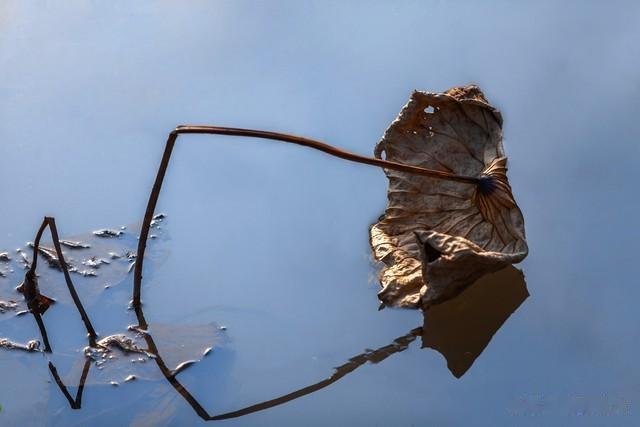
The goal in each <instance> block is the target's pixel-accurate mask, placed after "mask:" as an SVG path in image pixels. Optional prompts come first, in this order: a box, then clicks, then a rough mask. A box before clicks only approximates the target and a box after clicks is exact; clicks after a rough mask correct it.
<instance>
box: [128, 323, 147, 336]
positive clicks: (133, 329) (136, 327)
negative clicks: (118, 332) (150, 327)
mask: <svg viewBox="0 0 640 427" xmlns="http://www.w3.org/2000/svg"><path fill="white" fill-rule="evenodd" d="M127 330H128V331H131V332H135V333H137V334H140V335H149V331H147V330H146V329H142V328H141V327H140V326H139V325H129V326H127Z"/></svg>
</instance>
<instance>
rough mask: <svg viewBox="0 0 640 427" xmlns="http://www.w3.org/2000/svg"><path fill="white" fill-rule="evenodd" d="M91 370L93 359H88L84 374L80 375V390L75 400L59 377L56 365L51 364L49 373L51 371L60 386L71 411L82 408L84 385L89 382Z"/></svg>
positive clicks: (83, 370) (83, 368) (83, 369)
mask: <svg viewBox="0 0 640 427" xmlns="http://www.w3.org/2000/svg"><path fill="white" fill-rule="evenodd" d="M90 368H91V359H90V358H88V357H87V359H86V360H85V362H84V366H83V367H82V374H81V375H80V382H79V383H78V390H77V391H76V397H75V399H74V398H73V397H71V393H69V390H68V389H67V386H66V385H64V383H63V382H62V379H61V378H60V375H58V370H57V369H56V367H55V365H54V364H53V363H51V362H49V371H51V375H53V379H54V381H55V382H56V384H57V385H58V388H59V389H60V391H62V394H64V397H65V398H66V399H67V401H68V402H69V406H71V409H80V407H81V406H82V392H83V391H84V383H85V382H86V381H87V375H89V369H90Z"/></svg>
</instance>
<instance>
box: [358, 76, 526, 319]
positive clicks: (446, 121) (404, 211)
mask: <svg viewBox="0 0 640 427" xmlns="http://www.w3.org/2000/svg"><path fill="white" fill-rule="evenodd" d="M375 155H376V157H378V158H385V159H386V160H390V161H394V162H399V163H404V164H410V165H415V166H420V167H423V168H428V169H435V170H439V171H443V172H449V173H454V174H456V175H461V176H468V177H476V178H477V183H476V184H470V183H465V182H457V181H452V180H446V179H438V178H435V177H434V178H432V177H426V176H420V175H416V174H411V173H406V172H401V171H395V170H389V169H385V173H386V175H387V177H388V178H389V190H388V205H387V208H386V211H385V213H384V215H383V216H381V217H380V219H379V221H378V222H377V223H376V224H374V225H373V226H371V230H370V238H371V246H372V250H373V254H374V257H375V258H376V260H378V261H381V262H382V263H384V267H383V269H382V272H381V275H380V282H381V285H382V290H381V291H380V293H379V297H380V299H381V300H382V301H383V302H384V303H385V304H387V305H391V306H398V307H412V308H415V307H428V306H429V305H431V304H433V303H436V302H440V301H443V300H445V299H447V298H450V297H452V296H454V295H456V294H457V293H459V292H460V291H461V290H462V289H464V288H465V287H466V286H468V285H470V284H471V283H473V282H474V281H476V280H477V279H479V278H480V277H482V276H483V275H484V274H487V273H490V272H493V271H497V270H499V269H501V268H503V267H505V266H506V265H509V264H513V263H517V262H520V261H522V260H523V259H524V258H525V257H526V255H527V252H528V249H527V243H526V240H525V231H524V219H523V217H522V212H521V211H520V209H519V208H518V206H517V204H516V202H515V199H514V198H513V195H512V192H511V187H510V185H509V182H508V180H507V175H506V171H507V167H506V165H507V158H506V157H505V154H504V150H503V147H502V116H501V115H500V113H499V112H498V111H497V110H496V109H495V108H493V107H492V106H491V105H490V104H489V103H488V102H487V100H486V99H485V97H484V94H483V93H482V91H481V90H480V89H479V88H478V87H477V86H466V87H457V88H453V89H450V90H449V91H447V92H445V93H430V92H418V91H416V92H414V93H413V94H412V95H411V98H410V100H409V102H408V103H407V105H405V107H404V108H403V109H402V111H401V112H400V115H399V116H398V118H397V119H396V120H395V121H394V122H393V123H392V124H391V126H389V128H388V129H387V130H386V132H385V134H384V136H383V138H382V140H381V141H380V142H379V143H378V144H377V145H376V147H375Z"/></svg>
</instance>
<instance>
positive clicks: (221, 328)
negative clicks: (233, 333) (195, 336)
mask: <svg viewBox="0 0 640 427" xmlns="http://www.w3.org/2000/svg"><path fill="white" fill-rule="evenodd" d="M218 329H220V330H221V331H226V330H227V327H226V326H218Z"/></svg>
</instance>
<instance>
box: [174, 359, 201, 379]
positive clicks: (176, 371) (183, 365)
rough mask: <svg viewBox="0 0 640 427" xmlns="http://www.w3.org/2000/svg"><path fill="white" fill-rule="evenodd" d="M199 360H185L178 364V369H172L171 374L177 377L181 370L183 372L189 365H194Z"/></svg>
mask: <svg viewBox="0 0 640 427" xmlns="http://www.w3.org/2000/svg"><path fill="white" fill-rule="evenodd" d="M198 362H199V360H187V361H184V362H182V363H180V364H179V365H178V366H176V369H174V370H173V371H171V376H173V377H175V376H176V375H178V374H179V373H180V372H182V371H184V370H185V369H187V368H188V367H189V366H191V365H194V364H196V363H198Z"/></svg>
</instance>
